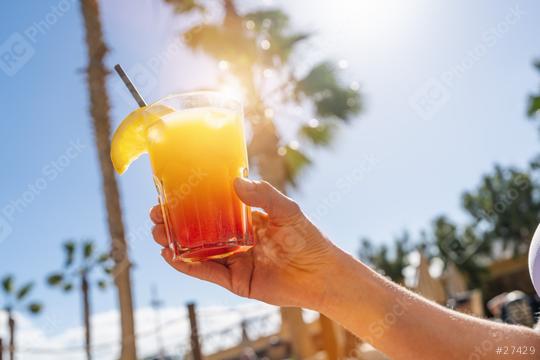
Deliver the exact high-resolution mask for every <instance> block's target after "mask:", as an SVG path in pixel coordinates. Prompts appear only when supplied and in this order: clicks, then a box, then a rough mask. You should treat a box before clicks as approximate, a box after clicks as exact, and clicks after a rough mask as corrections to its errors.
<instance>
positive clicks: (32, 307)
mask: <svg viewBox="0 0 540 360" xmlns="http://www.w3.org/2000/svg"><path fill="white" fill-rule="evenodd" d="M42 309H43V306H42V305H41V304H40V303H31V304H28V311H29V312H30V313H31V314H39V313H40V312H41V310H42Z"/></svg>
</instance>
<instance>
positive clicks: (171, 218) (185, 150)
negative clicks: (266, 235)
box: [113, 92, 253, 261]
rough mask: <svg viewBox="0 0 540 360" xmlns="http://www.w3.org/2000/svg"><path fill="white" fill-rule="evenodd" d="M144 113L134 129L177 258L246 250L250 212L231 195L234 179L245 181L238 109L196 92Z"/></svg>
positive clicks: (220, 97)
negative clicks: (138, 133) (148, 163)
mask: <svg viewBox="0 0 540 360" xmlns="http://www.w3.org/2000/svg"><path fill="white" fill-rule="evenodd" d="M142 111H143V112H144V113H143V114H142V116H141V117H142V118H144V119H143V120H140V121H139V123H140V128H139V129H138V130H139V131H143V136H144V137H145V141H146V142H145V144H144V146H145V149H144V150H145V151H147V152H148V154H149V155H150V161H151V164H152V169H153V172H154V182H155V184H156V187H157V190H158V193H159V201H160V204H161V208H162V212H163V217H164V220H165V227H166V231H167V236H168V239H169V246H170V247H171V249H172V250H173V252H174V254H175V256H176V257H179V258H181V259H182V260H184V261H202V260H205V259H215V258H222V257H225V256H228V255H231V254H233V253H237V252H242V251H246V250H248V249H249V248H250V247H251V246H253V235H252V230H251V218H250V209H249V208H248V207H247V206H246V205H244V204H243V203H242V202H241V201H240V199H238V197H237V195H236V193H235V191H234V189H233V180H234V179H235V178H236V177H241V176H247V174H248V160H247V151H246V145H245V135H244V126H243V116H242V107H241V105H240V103H238V102H236V101H234V100H231V99H229V98H226V97H225V96H223V95H220V94H218V93H212V92H199V93H190V94H181V95H173V96H170V97H167V98H165V99H163V100H160V101H158V102H157V103H155V104H153V105H151V106H149V107H147V108H143V109H142ZM141 129H142V130H141ZM115 135H116V134H115ZM128 137H129V136H128ZM113 148H114V139H113ZM139 150H140V149H139ZM113 152H114V149H113ZM113 155H114V154H113ZM113 158H114V156H113ZM113 163H114V160H113ZM115 166H116V165H115ZM124 170H125V169H124Z"/></svg>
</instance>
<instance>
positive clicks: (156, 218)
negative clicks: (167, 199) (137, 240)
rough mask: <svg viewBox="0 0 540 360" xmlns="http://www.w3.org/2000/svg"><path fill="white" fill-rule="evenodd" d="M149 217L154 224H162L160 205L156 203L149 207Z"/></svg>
mask: <svg viewBox="0 0 540 360" xmlns="http://www.w3.org/2000/svg"><path fill="white" fill-rule="evenodd" d="M150 219H151V220H152V222H153V223H154V224H163V212H162V211H161V206H159V205H156V206H154V207H153V208H152V209H150Z"/></svg>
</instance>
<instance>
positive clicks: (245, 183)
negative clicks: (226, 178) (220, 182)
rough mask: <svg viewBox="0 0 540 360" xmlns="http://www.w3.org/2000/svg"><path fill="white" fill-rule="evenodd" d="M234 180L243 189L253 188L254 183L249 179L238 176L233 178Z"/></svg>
mask: <svg viewBox="0 0 540 360" xmlns="http://www.w3.org/2000/svg"><path fill="white" fill-rule="evenodd" d="M235 182H236V184H237V185H239V186H241V187H243V188H244V189H245V190H255V183H254V182H253V181H251V180H249V179H246V178H240V177H239V178H236V179H235Z"/></svg>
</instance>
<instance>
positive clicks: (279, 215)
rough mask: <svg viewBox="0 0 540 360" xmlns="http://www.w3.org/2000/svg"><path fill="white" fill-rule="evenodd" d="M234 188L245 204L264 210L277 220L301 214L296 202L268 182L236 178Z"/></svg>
mask: <svg viewBox="0 0 540 360" xmlns="http://www.w3.org/2000/svg"><path fill="white" fill-rule="evenodd" d="M234 188H235V190H236V194H237V195H238V197H239V198H240V200H242V202H243V203H244V204H246V205H248V206H254V207H258V208H261V209H263V210H264V211H266V213H267V214H268V216H270V218H273V219H275V220H277V219H285V218H289V217H292V216H295V215H298V214H300V207H299V206H298V204H297V203H296V202H294V201H293V200H292V199H291V198H288V197H287V196H285V195H283V194H282V193H281V192H279V191H278V190H277V189H276V188H275V187H273V186H272V185H270V184H269V183H268V182H266V181H252V180H249V179H244V178H236V179H235V180H234Z"/></svg>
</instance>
